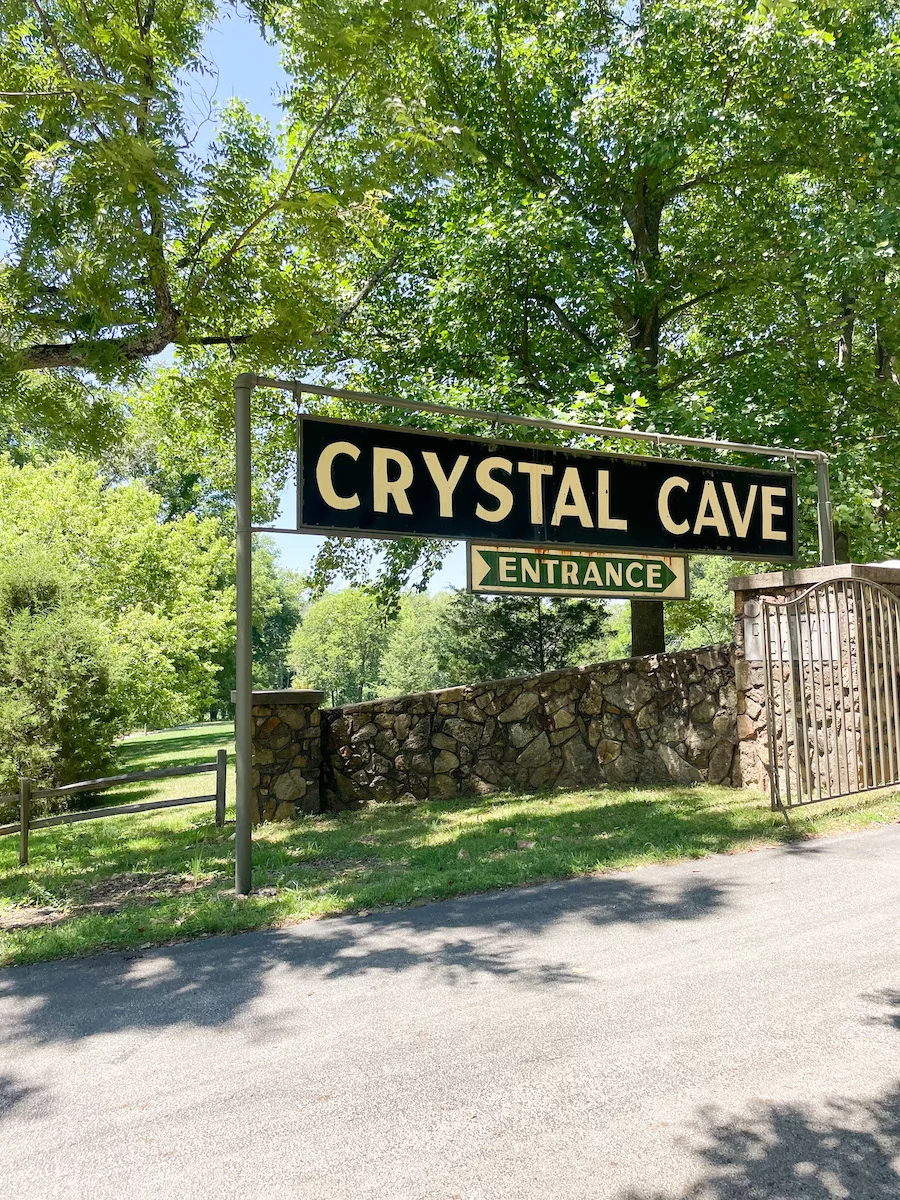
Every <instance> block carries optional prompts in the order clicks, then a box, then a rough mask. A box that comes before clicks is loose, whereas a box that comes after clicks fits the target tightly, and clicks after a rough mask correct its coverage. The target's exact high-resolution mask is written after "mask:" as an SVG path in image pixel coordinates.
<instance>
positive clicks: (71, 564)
mask: <svg viewBox="0 0 900 1200" xmlns="http://www.w3.org/2000/svg"><path fill="white" fill-rule="evenodd" d="M159 514H160V500H159V497H157V496H154V495H153V493H152V492H150V491H149V490H148V489H147V488H146V487H145V486H144V485H143V484H141V483H135V482H132V483H127V484H122V485H119V486H115V487H111V486H107V483H106V481H105V480H104V479H103V477H102V476H101V475H99V474H98V471H97V469H96V466H95V465H94V464H91V463H89V462H85V461H82V460H79V459H76V458H74V457H71V456H68V457H63V458H60V459H58V460H57V461H56V462H55V463H53V464H51V465H47V466H37V465H33V464H28V465H26V466H23V467H16V466H14V465H13V464H12V463H10V462H9V461H8V460H3V459H0V559H3V560H6V561H18V560H19V559H25V560H27V559H28V558H29V557H30V556H31V555H33V554H35V553H37V552H39V551H41V550H47V551H48V552H51V553H52V554H53V556H54V559H55V560H56V561H58V563H59V564H60V569H62V570H64V571H65V572H66V574H67V575H68V577H69V578H70V579H71V591H70V595H71V597H72V603H73V604H76V603H77V605H78V606H80V607H81V608H83V609H84V610H85V611H86V612H88V613H89V614H90V615H91V616H92V617H94V618H95V619H97V620H99V621H100V622H102V624H103V625H104V627H105V628H106V629H107V631H108V636H109V638H110V641H111V643H112V645H113V646H114V648H115V653H116V659H117V663H118V670H119V671H120V673H121V675H122V679H123V695H124V698H125V703H126V706H127V715H128V718H129V720H130V721H131V722H133V723H134V724H143V723H146V724H151V725H167V724H177V723H179V722H180V721H185V720H190V719H194V718H196V717H198V716H199V715H201V714H202V713H204V712H205V711H207V710H208V708H209V705H210V703H211V701H212V699H213V698H214V697H215V695H216V688H217V679H216V676H217V674H218V672H219V670H220V664H219V661H218V658H219V655H220V654H221V653H222V651H223V650H224V649H225V647H227V646H229V645H230V644H231V642H232V641H233V637H234V632H233V631H234V592H233V587H232V580H233V576H234V565H233V551H232V546H231V544H230V542H229V541H227V540H226V539H225V538H224V537H223V536H222V534H221V532H220V528H219V525H218V523H217V522H215V521H212V520H199V519H198V518H196V517H195V516H193V515H188V516H185V517H183V518H180V519H178V520H173V521H168V522H161V521H160V520H159Z"/></svg>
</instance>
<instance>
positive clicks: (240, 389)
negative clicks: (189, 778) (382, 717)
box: [234, 374, 256, 896]
mask: <svg viewBox="0 0 900 1200" xmlns="http://www.w3.org/2000/svg"><path fill="white" fill-rule="evenodd" d="M255 386H256V376H255V375H250V374H243V375H239V376H238V377H237V379H236V380H235V384H234V423H235V508H236V518H237V519H236V536H235V541H236V552H237V576H236V585H237V648H236V655H235V663H236V671H235V676H236V678H235V705H234V743H235V766H236V770H235V788H236V798H237V812H236V831H235V837H234V890H235V892H236V894H237V895H239V896H246V895H248V894H249V893H250V889H251V887H252V882H253V847H252V841H251V827H252V822H251V813H250V809H251V804H252V801H253V790H252V787H251V773H252V769H253V768H252V763H251V756H252V741H251V735H252V729H251V721H252V714H251V709H252V705H253V641H252V638H253V572H252V552H253V534H252V532H251V529H250V526H251V516H252V513H251V508H252V505H251V476H250V469H251V468H250V395H251V393H252V391H253V389H254V387H255Z"/></svg>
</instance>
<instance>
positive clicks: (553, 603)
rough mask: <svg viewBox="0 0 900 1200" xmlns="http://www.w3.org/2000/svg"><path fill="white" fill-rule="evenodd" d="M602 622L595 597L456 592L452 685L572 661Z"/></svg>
mask: <svg viewBox="0 0 900 1200" xmlns="http://www.w3.org/2000/svg"><path fill="white" fill-rule="evenodd" d="M604 622H605V613H604V609H603V605H602V603H600V602H599V601H597V600H576V599H568V600H563V599H553V600H546V599H543V598H542V597H538V596H535V597H530V596H529V597H524V596H494V597H491V598H488V597H486V596H481V595H478V594H477V593H474V592H457V593H456V594H455V595H454V597H453V602H452V604H451V605H450V606H449V608H448V611H447V620H446V628H445V632H444V641H443V653H442V658H443V662H444V664H445V673H446V674H447V676H448V678H449V679H450V681H451V682H452V683H453V684H464V683H479V682H482V681H483V680H486V679H506V678H514V677H516V676H519V675H536V674H538V673H539V672H541V671H555V670H557V669H559V668H560V667H567V666H571V665H573V663H574V662H575V661H576V660H577V658H578V654H579V651H580V649H581V648H582V647H583V646H584V645H585V643H589V642H591V641H593V640H596V638H597V637H598V636H599V634H600V633H601V631H602V629H603V625H604Z"/></svg>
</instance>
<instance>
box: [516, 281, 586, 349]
mask: <svg viewBox="0 0 900 1200" xmlns="http://www.w3.org/2000/svg"><path fill="white" fill-rule="evenodd" d="M531 298H532V300H534V301H535V303H537V304H540V305H542V307H544V308H546V309H547V310H548V312H551V313H553V315H554V316H555V317H556V319H557V321H558V322H559V324H560V325H561V326H562V328H563V329H564V330H565V331H566V333H568V334H571V336H572V337H573V338H575V340H576V341H578V342H581V344H582V346H584V347H585V349H587V350H590V352H591V353H592V354H595V355H596V354H600V353H601V351H600V347H599V346H598V345H597V343H596V342H595V341H594V340H593V339H592V338H591V337H589V336H588V334H586V333H585V332H584V330H583V329H579V328H578V326H577V325H576V324H575V323H574V321H572V320H570V318H569V317H568V316H567V315H566V313H565V312H564V310H563V309H562V308H561V307H560V305H559V302H558V301H557V300H555V299H554V298H553V296H550V295H548V294H547V293H546V292H533V293H532V297H531Z"/></svg>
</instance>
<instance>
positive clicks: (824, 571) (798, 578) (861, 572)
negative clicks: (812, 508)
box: [728, 562, 900, 592]
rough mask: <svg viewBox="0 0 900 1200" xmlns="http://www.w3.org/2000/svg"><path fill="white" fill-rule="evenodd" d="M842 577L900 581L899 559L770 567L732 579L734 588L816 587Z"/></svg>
mask: <svg viewBox="0 0 900 1200" xmlns="http://www.w3.org/2000/svg"><path fill="white" fill-rule="evenodd" d="M838 579H868V580H870V581H871V582H872V583H885V584H895V585H897V584H900V564H897V563H893V562H892V563H837V564H835V566H833V567H802V568H801V569H800V570H797V571H769V572H767V573H766V574H763V575H738V576H737V578H736V579H729V580H728V586H729V588H731V590H732V591H733V592H759V591H768V590H769V588H779V587H806V586H808V587H812V586H813V584H816V583H833V582H835V581H836V580H838Z"/></svg>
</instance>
